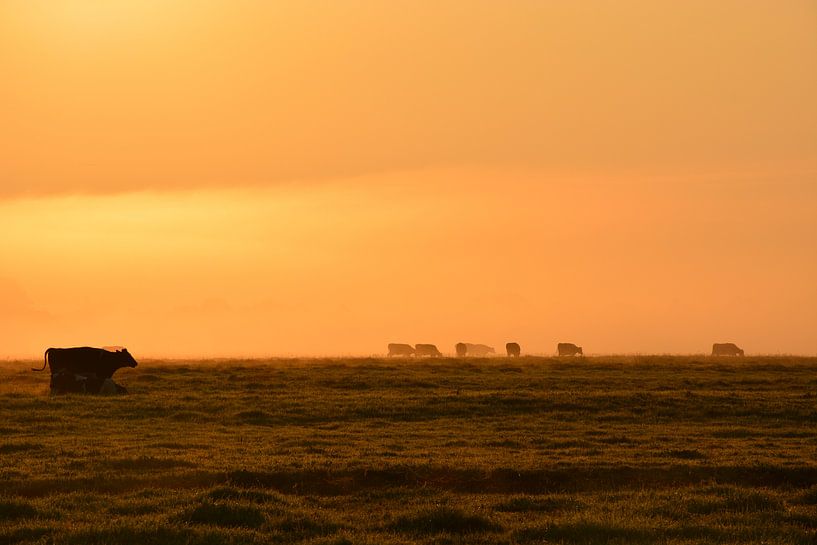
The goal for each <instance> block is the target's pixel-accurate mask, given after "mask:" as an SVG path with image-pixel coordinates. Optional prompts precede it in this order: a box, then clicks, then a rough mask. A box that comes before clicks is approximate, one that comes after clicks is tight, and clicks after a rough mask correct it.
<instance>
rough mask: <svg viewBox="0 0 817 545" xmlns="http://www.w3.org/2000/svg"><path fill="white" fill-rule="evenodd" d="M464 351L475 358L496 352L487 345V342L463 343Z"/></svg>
mask: <svg viewBox="0 0 817 545" xmlns="http://www.w3.org/2000/svg"><path fill="white" fill-rule="evenodd" d="M465 348H466V353H467V354H468V355H469V356H474V357H477V358H484V357H485V356H487V355H488V354H496V350H494V349H493V348H492V347H490V346H488V345H487V344H471V343H465Z"/></svg>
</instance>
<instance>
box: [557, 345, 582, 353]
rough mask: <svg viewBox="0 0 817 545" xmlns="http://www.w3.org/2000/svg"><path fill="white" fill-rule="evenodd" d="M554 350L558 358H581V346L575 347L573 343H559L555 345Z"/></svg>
mask: <svg viewBox="0 0 817 545" xmlns="http://www.w3.org/2000/svg"><path fill="white" fill-rule="evenodd" d="M556 350H557V351H558V352H559V355H560V356H583V355H584V353H583V352H582V347H581V346H576V345H575V344H573V343H559V344H557V345H556Z"/></svg>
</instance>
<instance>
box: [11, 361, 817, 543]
mask: <svg viewBox="0 0 817 545" xmlns="http://www.w3.org/2000/svg"><path fill="white" fill-rule="evenodd" d="M33 364H34V362H7V363H2V364H0V544H6V543H70V544H86V543H88V544H102V543H115V544H118V543H129V544H130V543H144V544H170V543H195V544H212V545H216V544H221V543H293V542H302V543H310V544H318V543H320V544H337V545H340V544H356V543H363V544H375V543H417V542H420V543H452V544H455V543H565V544H590V543H637V544H638V543H758V544H759V543H768V544H776V543H780V544H783V543H795V544H806V543H809V544H813V543H817V358H794V357H774V358H772V357H769V358H766V357H763V358H758V357H746V358H740V359H711V358H707V357H697V358H695V357H647V356H644V357H598V358H583V359H582V358H577V359H575V360H573V359H556V358H521V359H518V360H509V359H505V358H494V359H469V360H455V359H440V360H433V361H432V360H424V361H414V360H384V359H342V360H341V359H320V360H272V361H257V362H255V361H253V362H250V361H227V362H161V361H144V362H141V363H140V366H139V367H138V368H137V369H133V370H131V369H126V370H122V371H120V372H119V373H117V375H116V376H115V378H116V380H117V381H118V382H119V383H121V384H123V385H125V386H126V387H127V388H128V389H129V390H130V392H131V394H130V395H128V396H123V397H93V396H62V397H49V395H48V391H47V390H48V388H47V384H48V375H47V373H42V374H37V373H32V372H31V371H29V370H28V368H29V367H30V366H31V365H33Z"/></svg>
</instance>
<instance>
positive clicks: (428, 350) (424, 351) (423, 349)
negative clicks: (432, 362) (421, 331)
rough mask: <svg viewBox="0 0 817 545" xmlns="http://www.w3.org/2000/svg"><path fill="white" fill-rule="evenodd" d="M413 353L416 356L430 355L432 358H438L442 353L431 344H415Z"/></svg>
mask: <svg viewBox="0 0 817 545" xmlns="http://www.w3.org/2000/svg"><path fill="white" fill-rule="evenodd" d="M414 354H415V355H416V356H430V357H432V358H439V357H440V356H442V355H443V353H442V352H440V351H439V350H438V349H437V347H436V346H435V345H433V344H415V345H414Z"/></svg>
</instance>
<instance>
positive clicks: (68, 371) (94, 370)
mask: <svg viewBox="0 0 817 545" xmlns="http://www.w3.org/2000/svg"><path fill="white" fill-rule="evenodd" d="M43 360H44V361H43V366H42V368H40V369H34V368H32V371H43V370H45V368H46V367H49V368H50V370H51V392H52V393H69V392H75V393H110V392H111V391H115V392H116V393H127V390H125V388H123V387H122V386H119V385H118V384H116V383H114V382H113V380H112V378H111V377H113V374H114V373H115V372H116V371H117V370H118V369H122V368H123V367H136V366H137V365H139V364H138V363H137V362H136V360H135V359H134V358H133V356H131V354H130V352H128V349H127V348H120V349H111V350H108V349H104V348H90V347H87V346H85V347H79V348H49V349H48V350H46V351H45V355H44V357H43Z"/></svg>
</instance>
